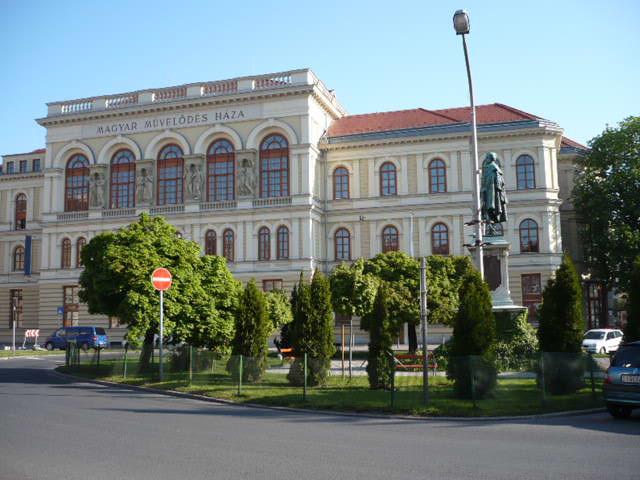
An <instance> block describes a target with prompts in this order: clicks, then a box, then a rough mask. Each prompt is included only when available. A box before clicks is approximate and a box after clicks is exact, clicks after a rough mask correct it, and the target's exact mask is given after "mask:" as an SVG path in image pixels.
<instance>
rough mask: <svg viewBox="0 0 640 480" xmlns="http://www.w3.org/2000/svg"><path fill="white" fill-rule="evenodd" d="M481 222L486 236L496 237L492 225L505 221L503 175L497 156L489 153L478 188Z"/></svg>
mask: <svg viewBox="0 0 640 480" xmlns="http://www.w3.org/2000/svg"><path fill="white" fill-rule="evenodd" d="M480 200H481V204H482V208H481V216H482V221H483V222H485V224H486V225H487V235H497V234H498V229H496V228H495V227H494V226H493V224H496V223H503V222H506V221H507V194H506V189H505V185H504V174H503V173H502V168H501V166H500V161H499V160H498V156H497V155H496V154H495V153H494V152H489V153H487V155H486V156H485V157H484V160H483V162H482V181H481V186H480Z"/></svg>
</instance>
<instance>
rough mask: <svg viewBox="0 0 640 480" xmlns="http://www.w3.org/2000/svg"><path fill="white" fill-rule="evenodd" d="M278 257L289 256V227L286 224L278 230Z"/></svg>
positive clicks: (284, 257) (279, 258) (285, 257)
mask: <svg viewBox="0 0 640 480" xmlns="http://www.w3.org/2000/svg"><path fill="white" fill-rule="evenodd" d="M276 257H277V258H278V260H283V259H287V258H289V229H288V228H287V227H285V226H284V225H282V226H281V227H278V231H277V232H276Z"/></svg>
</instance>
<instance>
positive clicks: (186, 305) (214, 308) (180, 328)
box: [79, 213, 238, 365]
mask: <svg viewBox="0 0 640 480" xmlns="http://www.w3.org/2000/svg"><path fill="white" fill-rule="evenodd" d="M82 261H83V265H84V271H83V272H82V274H81V275H80V281H79V283H80V292H79V297H80V300H81V301H83V302H85V303H86V304H87V306H88V309H89V313H91V314H96V313H98V314H104V315H109V316H116V317H118V318H119V319H120V321H121V322H122V323H123V324H126V325H127V328H128V332H127V340H128V342H129V343H131V344H133V345H136V344H139V343H140V342H141V340H142V342H143V343H144V345H146V346H147V347H150V346H151V345H152V343H153V338H154V335H155V334H156V333H158V326H159V325H158V323H159V309H160V306H159V295H158V292H157V291H156V290H155V289H154V288H153V285H152V284H151V273H152V272H153V271H154V270H155V269H156V268H158V267H165V268H167V269H169V271H170V272H171V273H172V276H173V284H172V286H171V288H170V289H169V290H167V291H166V292H165V294H164V313H165V318H164V329H165V330H164V331H165V334H166V336H167V338H169V337H171V338H173V340H174V341H176V342H178V341H190V342H192V343H193V344H194V345H195V346H209V347H213V346H217V345H228V342H229V340H230V338H231V333H232V331H233V322H232V319H233V311H234V310H235V305H236V296H237V291H238V283H237V282H236V281H235V280H234V279H233V277H232V276H231V273H230V272H229V270H228V269H227V266H226V263H225V262H224V261H219V260H212V259H208V258H206V257H205V258H203V257H201V256H200V246H199V245H198V244H197V243H195V242H191V241H187V240H183V239H181V238H179V236H178V231H177V230H176V228H175V227H173V226H172V225H171V224H169V223H167V222H166V221H165V220H164V218H162V217H151V216H149V215H147V214H144V213H143V214H141V215H140V218H139V220H138V222H136V223H132V224H130V225H128V226H126V227H124V228H122V229H120V230H119V231H118V232H116V233H113V232H106V233H102V234H100V235H97V236H96V237H94V238H93V239H92V240H91V241H90V242H89V243H88V244H87V245H86V246H85V247H84V248H83V250H82ZM150 353H151V351H150V349H149V348H146V349H144V350H143V356H142V358H141V362H142V364H143V365H146V364H147V363H148V359H149V357H150Z"/></svg>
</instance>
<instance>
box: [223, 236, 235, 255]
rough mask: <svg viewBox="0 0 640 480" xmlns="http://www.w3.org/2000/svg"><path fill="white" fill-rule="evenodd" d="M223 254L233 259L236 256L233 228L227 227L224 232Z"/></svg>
mask: <svg viewBox="0 0 640 480" xmlns="http://www.w3.org/2000/svg"><path fill="white" fill-rule="evenodd" d="M222 255H223V256H224V258H226V259H227V260H229V261H230V262H232V261H233V256H234V239H233V230H231V229H226V230H225V231H224V232H223V233H222Z"/></svg>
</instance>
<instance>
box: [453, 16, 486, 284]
mask: <svg viewBox="0 0 640 480" xmlns="http://www.w3.org/2000/svg"><path fill="white" fill-rule="evenodd" d="M453 28H454V29H455V31H456V35H462V47H463V48H464V60H465V62H466V64H467V78H468V80H469V98H470V100H471V137H472V138H471V156H472V157H473V168H474V185H473V196H474V203H475V210H474V214H473V219H472V220H471V224H472V225H474V226H475V230H476V241H475V247H476V252H477V257H476V264H477V267H478V270H480V276H481V277H482V279H483V280H484V264H483V262H482V258H483V257H482V219H481V216H480V210H481V205H480V169H479V166H478V130H477V125H476V105H475V102H474V99H473V80H472V79H471V66H470V65H469V53H468V52H467V40H466V38H465V35H466V34H467V33H469V31H470V24H469V14H468V13H467V12H466V11H464V10H458V11H457V12H456V13H454V14H453Z"/></svg>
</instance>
